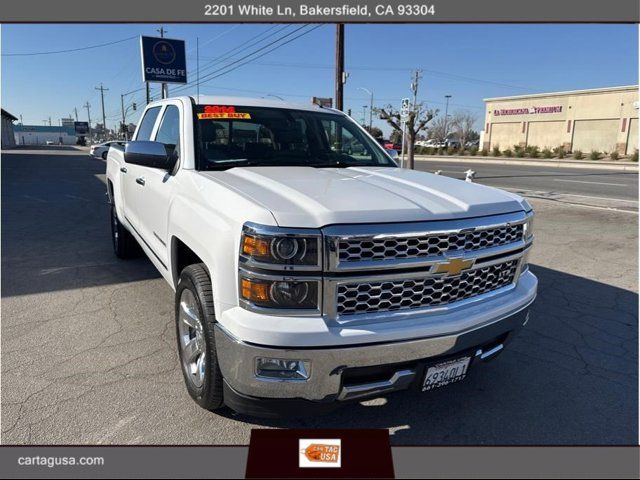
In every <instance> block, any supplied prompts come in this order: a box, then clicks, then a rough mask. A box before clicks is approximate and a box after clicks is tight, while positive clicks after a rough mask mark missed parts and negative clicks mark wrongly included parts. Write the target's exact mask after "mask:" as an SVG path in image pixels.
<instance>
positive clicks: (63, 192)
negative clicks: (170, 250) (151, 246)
mask: <svg viewBox="0 0 640 480" xmlns="http://www.w3.org/2000/svg"><path fill="white" fill-rule="evenodd" d="M57 148H67V149H71V150H76V151H77V149H75V148H73V147H55V148H54V147H46V148H45V147H43V148H42V150H43V152H42V153H34V154H32V155H29V154H25V153H20V154H12V153H7V152H3V154H2V296H3V297H7V296H13V295H25V294H31V293H42V292H50V291H57V290H66V289H75V288H86V287H92V286H97V285H106V284H115V283H122V282H133V281H138V280H143V279H148V278H157V277H159V276H160V274H159V273H158V272H157V271H156V269H155V268H154V267H153V265H152V264H151V262H149V261H148V260H147V259H146V257H142V258H140V259H137V260H131V261H121V260H119V259H117V258H116V257H115V255H114V254H113V251H112V247H111V231H110V223H109V207H108V205H107V199H106V195H105V192H106V186H105V183H104V181H103V180H104V174H105V163H104V161H102V160H98V159H95V158H92V157H90V156H89V155H77V154H75V155H63V154H58V155H47V151H50V150H52V149H57ZM25 164H26V165H25Z"/></svg>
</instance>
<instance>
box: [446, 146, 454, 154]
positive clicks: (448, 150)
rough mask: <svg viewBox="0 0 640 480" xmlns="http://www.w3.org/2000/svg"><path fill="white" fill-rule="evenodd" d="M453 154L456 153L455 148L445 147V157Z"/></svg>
mask: <svg viewBox="0 0 640 480" xmlns="http://www.w3.org/2000/svg"><path fill="white" fill-rule="evenodd" d="M454 153H456V148H455V147H447V155H453V154H454Z"/></svg>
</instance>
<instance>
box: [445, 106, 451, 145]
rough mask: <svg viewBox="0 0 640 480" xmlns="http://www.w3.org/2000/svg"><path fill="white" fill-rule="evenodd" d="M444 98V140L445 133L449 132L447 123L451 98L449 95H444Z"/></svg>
mask: <svg viewBox="0 0 640 480" xmlns="http://www.w3.org/2000/svg"><path fill="white" fill-rule="evenodd" d="M444 98H446V99H447V100H446V104H445V107H444V140H445V142H446V141H447V134H448V133H449V130H448V125H447V124H448V123H449V99H450V98H451V95H445V96H444Z"/></svg>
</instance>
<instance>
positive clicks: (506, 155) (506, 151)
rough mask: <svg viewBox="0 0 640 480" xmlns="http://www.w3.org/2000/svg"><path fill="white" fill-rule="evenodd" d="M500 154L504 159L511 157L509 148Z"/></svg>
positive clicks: (511, 153)
mask: <svg viewBox="0 0 640 480" xmlns="http://www.w3.org/2000/svg"><path fill="white" fill-rule="evenodd" d="M502 153H503V154H504V156H505V157H513V152H512V151H511V149H510V148H507V149H506V150H504V151H503V152H502Z"/></svg>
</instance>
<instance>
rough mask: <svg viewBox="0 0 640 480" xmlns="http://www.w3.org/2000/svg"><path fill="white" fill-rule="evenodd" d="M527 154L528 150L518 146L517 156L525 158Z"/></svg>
mask: <svg viewBox="0 0 640 480" xmlns="http://www.w3.org/2000/svg"><path fill="white" fill-rule="evenodd" d="M526 155H527V152H526V150H525V149H524V148H522V147H518V148H516V157H518V158H524V157H525V156H526Z"/></svg>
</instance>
